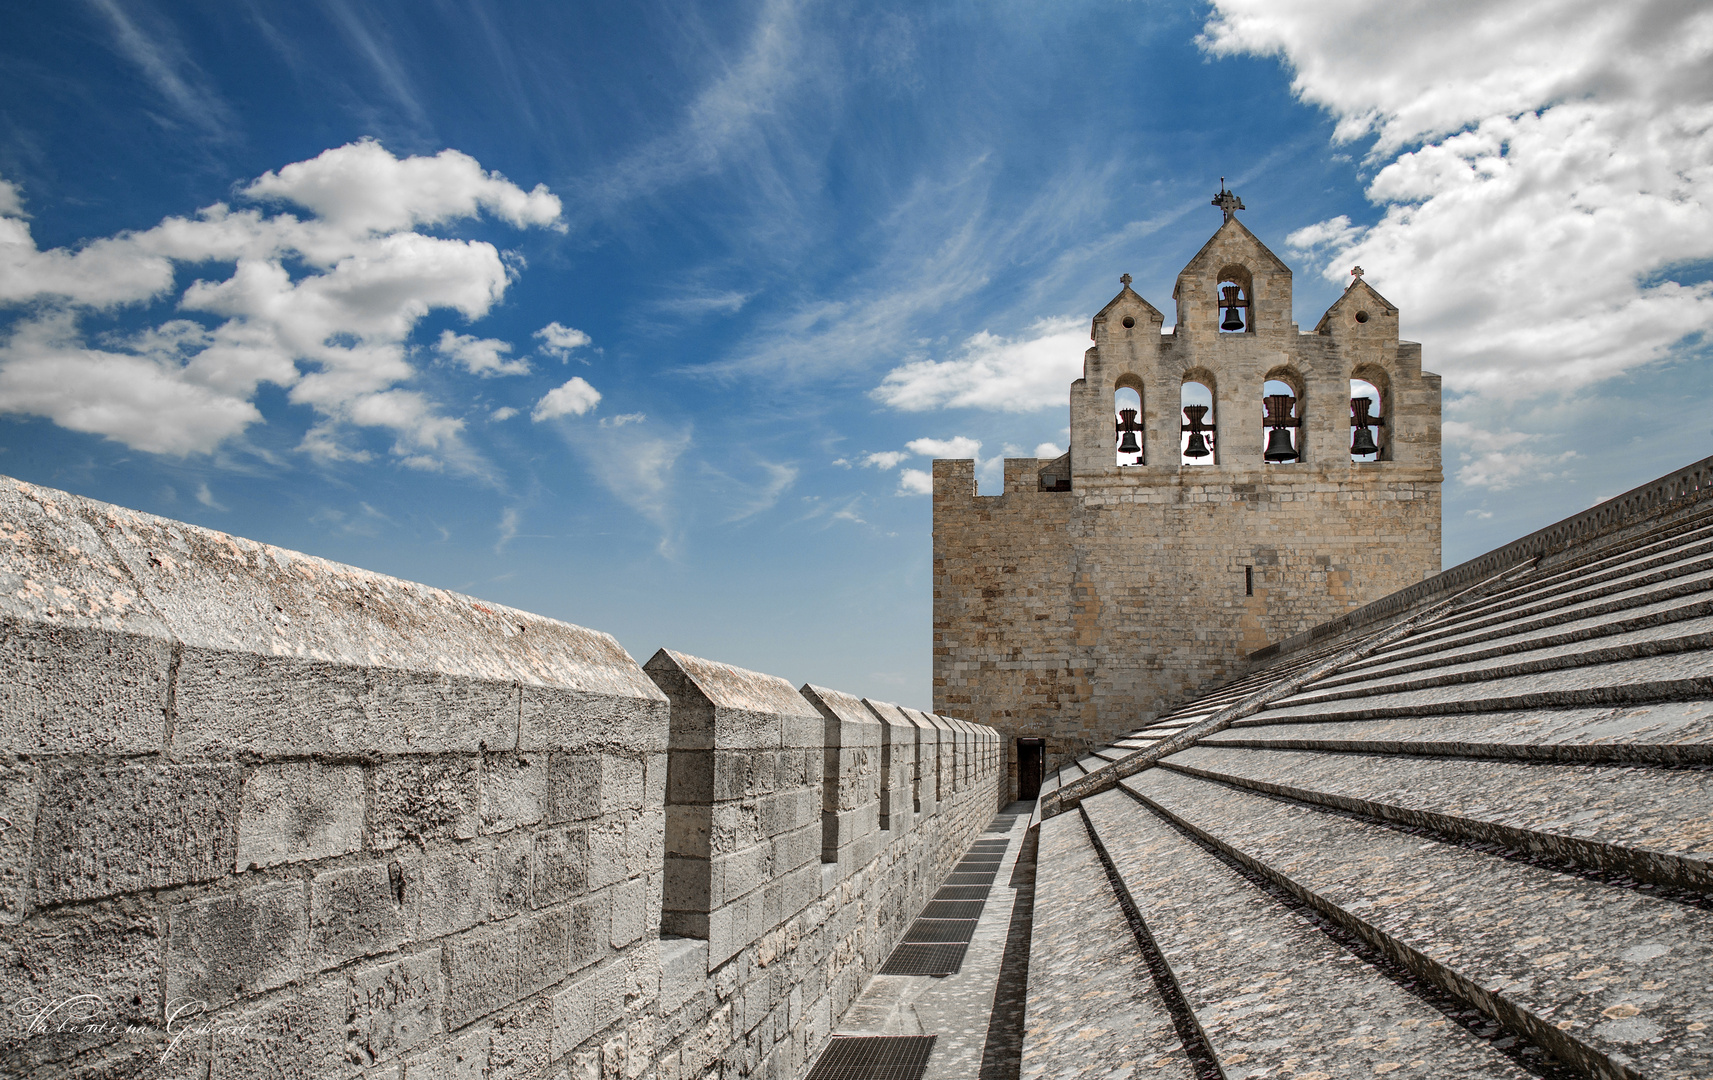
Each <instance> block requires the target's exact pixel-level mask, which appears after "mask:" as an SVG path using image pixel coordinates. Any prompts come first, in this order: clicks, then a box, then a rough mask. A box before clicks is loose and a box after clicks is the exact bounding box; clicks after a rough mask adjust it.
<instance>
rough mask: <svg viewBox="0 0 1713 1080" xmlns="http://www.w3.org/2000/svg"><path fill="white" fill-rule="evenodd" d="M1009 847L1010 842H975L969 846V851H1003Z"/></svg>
mask: <svg viewBox="0 0 1713 1080" xmlns="http://www.w3.org/2000/svg"><path fill="white" fill-rule="evenodd" d="M1010 846H1011V841H1010V840H977V841H976V842H975V843H973V844H971V845H970V850H971V851H1004V850H1005V849H1006V848H1008V847H1010Z"/></svg>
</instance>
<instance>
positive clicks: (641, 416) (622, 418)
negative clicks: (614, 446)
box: [601, 412, 648, 427]
mask: <svg viewBox="0 0 1713 1080" xmlns="http://www.w3.org/2000/svg"><path fill="white" fill-rule="evenodd" d="M647 419H648V414H647V413H639V412H627V413H619V414H617V415H616V416H603V417H601V426H602V427H624V426H625V425H626V424H640V423H642V422H643V421H644V420H647Z"/></svg>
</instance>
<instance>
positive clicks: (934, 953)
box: [880, 944, 969, 975]
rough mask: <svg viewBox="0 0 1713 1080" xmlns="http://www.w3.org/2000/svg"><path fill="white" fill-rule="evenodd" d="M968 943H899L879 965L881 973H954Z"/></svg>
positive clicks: (962, 964) (961, 961) (966, 949)
mask: <svg viewBox="0 0 1713 1080" xmlns="http://www.w3.org/2000/svg"><path fill="white" fill-rule="evenodd" d="M968 950H969V946H968V945H917V944H911V945H900V946H898V948H896V949H893V950H892V955H891V956H889V957H887V959H886V963H885V964H884V965H882V966H881V969H880V973H881V974H882V975H956V974H957V973H958V969H959V968H961V967H963V966H964V953H965V952H967V951H968Z"/></svg>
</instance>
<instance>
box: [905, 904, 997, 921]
mask: <svg viewBox="0 0 1713 1080" xmlns="http://www.w3.org/2000/svg"><path fill="white" fill-rule="evenodd" d="M985 906H986V905H985V904H984V903H983V902H982V901H981V900H930V901H928V906H927V907H925V908H923V909H922V914H921V915H918V916H917V918H919V919H979V918H981V909H982V908H983V907H985Z"/></svg>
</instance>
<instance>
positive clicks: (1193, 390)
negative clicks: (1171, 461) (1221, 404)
mask: <svg viewBox="0 0 1713 1080" xmlns="http://www.w3.org/2000/svg"><path fill="white" fill-rule="evenodd" d="M1178 400H1179V406H1178V407H1179V410H1180V412H1181V414H1182V417H1183V420H1182V423H1180V424H1179V428H1180V430H1181V431H1182V434H1181V435H1180V437H1179V442H1178V463H1179V464H1181V465H1214V464H1217V463H1218V461H1219V446H1218V445H1217V443H1216V442H1215V432H1214V427H1215V425H1214V415H1213V388H1212V387H1211V386H1209V385H1208V384H1207V383H1204V382H1200V381H1197V380H1194V379H1190V380H1186V381H1185V382H1184V385H1183V388H1182V389H1181V390H1180V391H1179V394H1178Z"/></svg>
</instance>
